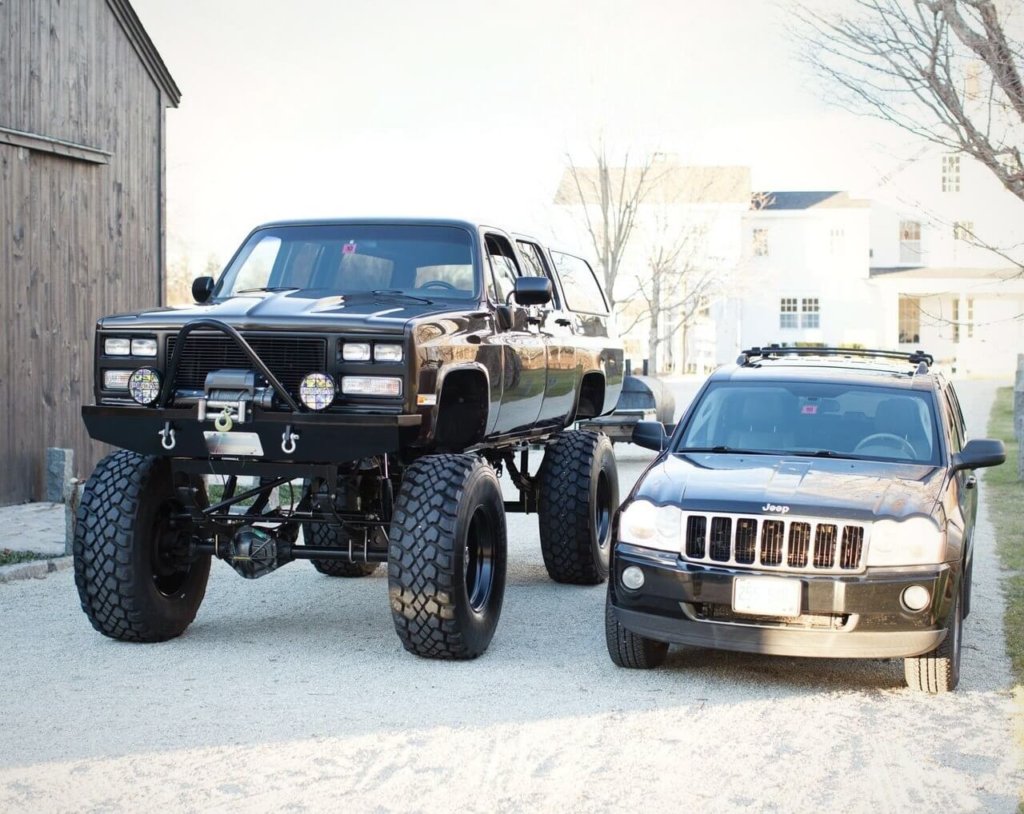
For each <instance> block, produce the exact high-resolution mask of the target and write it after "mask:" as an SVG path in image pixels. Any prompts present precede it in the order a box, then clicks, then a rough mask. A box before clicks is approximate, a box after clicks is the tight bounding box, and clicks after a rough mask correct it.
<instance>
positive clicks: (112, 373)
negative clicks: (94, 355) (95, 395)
mask: <svg viewBox="0 0 1024 814" xmlns="http://www.w3.org/2000/svg"><path fill="white" fill-rule="evenodd" d="M131 375H132V372H131V371H130V370H104V371H103V389H104V390H127V389H128V380H129V379H130V378H131Z"/></svg>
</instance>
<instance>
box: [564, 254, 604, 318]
mask: <svg viewBox="0 0 1024 814" xmlns="http://www.w3.org/2000/svg"><path fill="white" fill-rule="evenodd" d="M551 259H552V260H554V262H555V269H556V270H557V271H558V276H559V278H560V279H561V281H562V290H563V291H564V292H565V304H566V305H567V306H569V308H570V310H572V311H581V312H583V313H585V314H601V315H605V314H607V313H608V303H607V302H606V301H605V298H604V294H603V293H602V292H601V286H600V285H599V284H598V282H597V277H595V276H594V272H593V271H592V270H591V268H590V266H589V265H587V261H586V260H582V259H581V258H579V257H574V256H573V255H571V254H563V253H561V252H551Z"/></svg>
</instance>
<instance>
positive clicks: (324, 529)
mask: <svg viewBox="0 0 1024 814" xmlns="http://www.w3.org/2000/svg"><path fill="white" fill-rule="evenodd" d="M302 537H303V539H304V540H305V541H306V544H307V545H318V546H325V547H330V548H345V549H347V548H348V535H346V534H345V532H344V531H342V530H341V529H340V528H338V527H337V526H328V525H327V524H326V523H303V524H302ZM361 546H362V544H361V543H360V547H361ZM310 562H311V563H313V567H314V568H315V569H316V570H317V571H319V572H320V573H321V574H326V575H327V576H329V577H368V576H370V574H372V573H373V572H374V571H376V570H377V568H378V566H379V565H380V563H379V562H346V561H345V560H310Z"/></svg>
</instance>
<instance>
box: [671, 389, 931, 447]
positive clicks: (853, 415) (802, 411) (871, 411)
mask: <svg viewBox="0 0 1024 814" xmlns="http://www.w3.org/2000/svg"><path fill="white" fill-rule="evenodd" d="M933 404H934V403H933V401H932V400H931V398H930V394H928V393H924V392H918V391H914V390H908V389H901V388H893V387H873V386H858V385H847V384H832V383H822V382H809V381H799V382H780V381H765V382H742V383H735V382H720V383H715V384H712V385H711V386H710V387H709V388H708V389H707V390H705V391H704V394H703V395H702V397H701V398H700V401H699V402H698V403H697V404H696V405H695V406H694V409H693V411H692V412H691V414H690V418H689V420H688V421H687V424H686V426H685V428H684V430H683V433H682V434H681V435H680V436H679V440H678V442H677V443H676V445H675V447H674V449H673V452H677V453H685V452H712V453H716V452H717V453H740V452H742V453H745V454H774V455H796V456H809V457H821V458H852V459H867V460H883V461H899V462H913V463H921V464H932V465H935V464H937V463H938V462H939V456H940V450H939V448H938V441H937V437H938V433H937V430H936V427H937V424H936V421H935V412H934V408H933Z"/></svg>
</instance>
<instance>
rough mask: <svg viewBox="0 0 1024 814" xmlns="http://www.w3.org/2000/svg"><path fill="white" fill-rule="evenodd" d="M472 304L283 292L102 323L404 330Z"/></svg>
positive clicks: (154, 326) (111, 318)
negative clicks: (206, 322) (205, 321)
mask: <svg viewBox="0 0 1024 814" xmlns="http://www.w3.org/2000/svg"><path fill="white" fill-rule="evenodd" d="M474 305H475V303H474V302H472V301H460V302H459V304H455V303H453V302H452V301H451V300H441V301H437V302H430V303H426V302H420V301H418V300H414V299H411V298H407V297H402V296H397V295H396V296H388V295H380V296H376V295H372V294H355V295H345V296H339V295H334V296H330V297H310V296H309V295H308V293H305V292H302V291H280V292H268V293H260V294H253V295H245V296H239V297H232V298H231V299H228V300H224V301H222V302H215V303H211V304H208V305H190V306H186V307H182V308H155V309H151V310H147V311H137V312H135V313H131V314H118V315H116V316H109V317H104V318H103V319H101V320H100V322H99V324H100V327H101V328H104V329H106V330H128V331H137V330H171V329H175V328H180V327H181V326H182V325H184V324H185V323H187V322H190V321H191V320H194V319H200V318H209V319H219V320H223V321H224V322H226V323H227V324H229V325H231V326H233V327H235V328H238V329H239V330H252V331H259V330H303V331H314V332H315V331H336V330H352V331H356V332H359V331H365V332H368V333H370V332H379V331H393V332H400V331H401V330H402V329H403V328H404V327H405V325H406V324H407V323H408V322H409V321H410V320H413V319H416V318H419V317H426V316H434V315H436V314H444V313H447V312H450V311H456V310H458V311H462V310H463V309H465V308H467V307H470V308H472V307H474Z"/></svg>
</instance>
